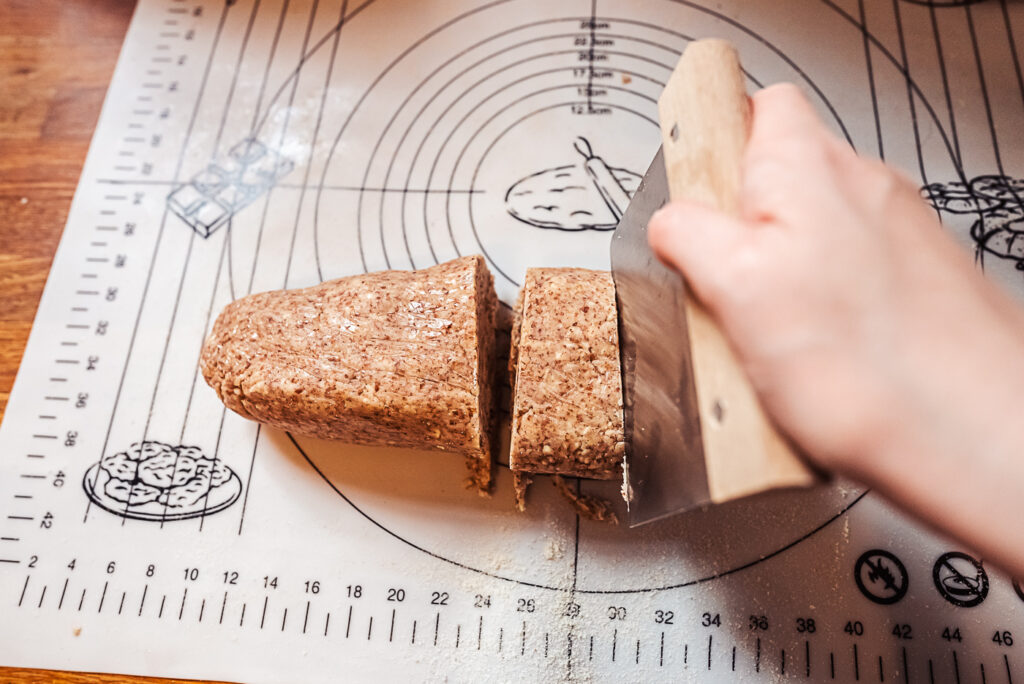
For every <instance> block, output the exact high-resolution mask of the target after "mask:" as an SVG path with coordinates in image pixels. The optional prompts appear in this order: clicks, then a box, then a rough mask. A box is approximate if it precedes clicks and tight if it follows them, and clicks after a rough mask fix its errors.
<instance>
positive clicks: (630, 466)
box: [611, 149, 711, 527]
mask: <svg viewBox="0 0 1024 684" xmlns="http://www.w3.org/2000/svg"><path fill="white" fill-rule="evenodd" d="M668 197H669V193H668V179H667V177H666V175H665V163H664V160H663V157H662V151H661V149H659V150H658V154H657V155H656V156H655V157H654V161H652V162H651V166H650V168H649V169H648V170H647V173H646V174H645V175H644V178H643V180H642V181H641V183H640V185H639V187H638V188H637V190H636V193H635V194H634V195H633V198H632V200H631V201H630V203H629V207H628V208H627V209H626V211H625V213H624V214H623V216H622V220H621V221H620V222H619V224H618V226H617V227H616V229H615V233H614V234H613V236H612V241H611V265H612V276H613V278H614V280H615V297H616V302H617V305H618V312H619V347H620V361H621V368H622V389H623V418H624V427H625V437H626V455H625V459H624V461H623V477H624V482H623V496H624V498H625V499H626V508H627V511H628V518H629V526H630V527H636V526H638V525H642V524H644V523H648V522H653V521H654V520H658V519H660V518H664V517H667V516H670V515H673V514H674V513H678V512H681V511H685V510H688V509H691V508H695V507H698V506H701V505H704V504H706V503H709V502H710V501H711V493H710V491H709V490H708V478H707V470H706V468H705V465H704V453H703V446H702V442H701V434H700V418H699V415H698V413H697V397H696V388H695V385H694V380H693V369H692V366H691V362H690V342H689V334H688V332H687V325H686V309H685V306H684V302H685V299H686V288H685V285H684V282H683V278H682V277H681V276H680V275H679V274H678V273H676V272H675V271H673V270H671V269H669V268H668V267H666V266H665V265H663V264H662V263H661V262H660V261H658V258H657V257H656V256H655V255H654V252H653V251H651V248H650V246H649V245H648V243H647V222H648V220H649V219H650V217H651V215H653V214H654V212H655V211H657V210H658V209H659V208H660V207H661V206H663V205H664V204H665V203H666V202H667V201H668Z"/></svg>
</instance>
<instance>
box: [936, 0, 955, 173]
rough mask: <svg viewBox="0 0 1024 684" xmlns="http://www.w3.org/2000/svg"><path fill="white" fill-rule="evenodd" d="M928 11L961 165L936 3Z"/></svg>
mask: <svg viewBox="0 0 1024 684" xmlns="http://www.w3.org/2000/svg"><path fill="white" fill-rule="evenodd" d="M928 13H929V14H930V15H931V20H932V36H933V37H934V39H935V52H936V55H937V57H938V58H939V73H940V74H941V75H942V91H943V93H944V94H945V96H946V111H947V112H948V114H949V133H950V135H952V136H953V149H954V150H956V161H957V163H958V164H960V165H961V166H962V165H963V162H964V159H963V156H962V155H961V153H960V136H959V134H958V133H957V130H956V114H954V112H953V96H952V93H951V89H950V87H949V75H948V73H947V72H946V55H945V53H944V52H943V50H942V36H941V35H940V34H939V22H938V18H937V17H936V14H935V5H933V4H929V5H928Z"/></svg>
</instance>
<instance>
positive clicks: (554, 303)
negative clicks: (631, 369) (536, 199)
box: [509, 268, 625, 496]
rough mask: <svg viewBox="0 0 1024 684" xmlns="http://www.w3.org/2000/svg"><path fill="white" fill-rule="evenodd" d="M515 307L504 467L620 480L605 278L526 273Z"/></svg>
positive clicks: (613, 337) (615, 368)
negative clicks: (508, 436)
mask: <svg viewBox="0 0 1024 684" xmlns="http://www.w3.org/2000/svg"><path fill="white" fill-rule="evenodd" d="M519 306H520V307H521V312H520V313H519V315H518V317H517V318H518V320H519V326H518V341H515V340H514V341H513V350H514V351H513V353H512V356H513V358H514V359H515V369H516V373H515V382H514V385H513V387H514V392H513V396H514V399H513V408H512V438H511V454H510V459H509V466H510V467H511V468H512V470H513V471H516V470H520V471H525V472H529V473H552V474H557V475H566V476H575V477H587V478H594V479H599V480H611V479H617V478H619V477H621V470H620V467H621V463H622V455H623V453H624V452H625V443H624V441H623V440H624V437H623V424H622V376H621V372H620V370H619V334H618V319H617V313H616V308H615V285H614V283H613V281H612V277H611V274H610V273H608V272H606V271H590V270H586V269H574V268H535V269H530V270H528V271H527V272H526V281H525V284H524V286H523V291H522V294H521V297H520V303H519ZM513 337H514V338H515V337H516V335H513ZM517 495H518V494H517ZM518 496H521V495H518Z"/></svg>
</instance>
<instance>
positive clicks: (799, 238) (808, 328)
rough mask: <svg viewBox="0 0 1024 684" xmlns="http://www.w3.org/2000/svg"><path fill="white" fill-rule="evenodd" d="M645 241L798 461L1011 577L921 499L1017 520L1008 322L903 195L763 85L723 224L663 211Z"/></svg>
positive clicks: (1017, 351) (957, 252) (1014, 333)
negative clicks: (877, 497) (683, 282)
mask: <svg viewBox="0 0 1024 684" xmlns="http://www.w3.org/2000/svg"><path fill="white" fill-rule="evenodd" d="M649 238H650V242H651V245H652V247H653V248H654V250H655V252H656V253H657V254H658V255H659V257H660V258H661V259H662V260H664V261H665V262H666V263H668V264H669V265H670V266H672V267H674V268H676V269H677V270H679V271H680V272H682V273H683V274H684V275H685V277H686V279H687V282H688V285H689V286H690V288H691V290H692V291H693V292H694V293H695V294H696V296H697V297H698V298H699V299H700V300H701V301H702V302H703V304H704V305H705V306H706V307H707V309H708V310H709V312H710V313H711V315H712V316H713V317H715V318H716V319H717V320H718V322H719V324H720V325H721V326H722V328H723V331H724V333H725V335H726V336H727V337H728V338H729V340H730V342H731V343H732V345H733V347H734V350H735V352H736V355H737V358H738V360H739V362H740V363H741V365H742V366H743V367H744V369H745V370H746V372H747V373H748V375H749V377H750V379H751V382H752V384H753V386H754V388H755V390H756V391H757V393H758V395H759V397H760V398H761V401H762V403H763V405H764V407H765V409H766V411H767V413H768V414H769V416H770V417H771V418H772V419H773V420H774V421H775V422H776V424H777V425H778V427H779V428H780V429H781V430H782V432H784V433H785V434H786V435H788V436H789V438H791V439H792V440H793V441H794V442H795V443H796V444H797V445H798V446H799V447H800V449H801V450H802V451H804V452H805V453H806V455H807V456H808V458H810V459H811V460H813V461H814V462H815V463H817V464H818V465H819V466H821V467H824V468H826V469H828V470H835V471H838V472H842V473H845V474H848V475H851V476H853V477H855V478H858V479H860V480H861V481H865V482H867V483H868V484H871V485H873V486H875V487H878V488H879V489H881V490H882V491H884V492H886V493H888V494H889V495H890V496H891V497H892V498H894V499H896V500H897V501H899V502H900V503H902V504H903V505H905V506H906V507H908V508H910V509H911V510H913V511H915V512H917V513H918V514H920V515H922V516H924V517H926V518H927V519H928V520H930V521H931V522H932V523H933V524H935V525H938V526H940V527H941V528H943V529H944V530H946V531H948V532H951V533H953V534H957V535H958V536H960V537H961V538H962V539H963V538H968V539H970V540H971V543H978V544H979V546H980V547H981V548H983V549H984V550H986V551H988V552H990V553H992V554H993V555H999V557H1000V558H1001V559H1002V560H1003V561H1004V562H1005V563H1006V564H1008V565H1016V567H1018V568H1021V569H1024V543H1018V544H1017V545H1016V548H1017V549H1018V550H1016V551H1013V552H1011V553H1009V555H1008V554H1007V553H1004V549H1003V548H1002V546H1001V545H1000V543H999V542H998V541H997V540H996V539H995V537H994V536H993V538H992V539H991V540H988V539H987V538H986V539H981V538H980V535H979V534H978V530H977V528H976V524H977V523H978V521H977V520H974V521H971V520H964V519H960V520H953V519H952V516H953V514H952V513H951V512H950V511H948V510H947V511H942V510H940V509H941V508H942V507H943V505H944V504H943V502H941V501H937V500H934V496H933V495H931V494H929V493H928V492H927V491H926V489H927V488H935V487H938V488H939V491H942V490H943V489H944V490H945V491H946V492H948V491H951V490H952V489H957V490H958V492H959V496H960V498H961V500H963V497H964V496H965V494H964V493H963V492H965V491H968V494H969V500H968V505H970V503H971V502H974V503H976V504H977V505H978V506H980V507H986V506H987V507H989V508H992V507H993V506H994V505H995V504H996V503H999V504H1000V505H1002V504H1004V503H1005V505H1002V508H1001V509H1000V510H1001V511H1002V512H1003V514H1005V515H1009V516H1011V517H1009V518H1007V520H1019V519H1021V517H1022V515H1024V508H1022V507H1024V504H1019V503H1015V500H1016V499H1018V493H1017V492H1018V490H1019V488H1020V486H1021V485H1022V484H1024V420H1022V416H1021V409H1022V407H1024V314H1022V313H1021V311H1020V310H1019V309H1018V308H1017V307H1016V305H1015V304H1014V303H1013V302H1012V301H1011V300H1009V298H1008V297H1007V296H1006V295H1005V294H1003V293H1002V292H1001V291H999V290H998V289H997V288H996V287H995V286H993V285H992V284H990V283H989V282H988V281H987V280H985V278H984V277H983V276H982V275H981V274H980V273H979V272H978V271H977V270H976V269H975V268H974V267H973V265H972V264H971V262H970V259H969V258H968V257H967V255H966V254H964V253H963V250H962V249H961V248H960V247H958V246H957V245H956V243H955V242H954V241H953V239H952V238H951V237H950V236H949V235H948V234H947V233H946V232H945V231H944V230H943V228H942V227H941V225H940V223H939V221H938V219H937V217H936V215H935V212H934V211H933V210H932V209H930V208H929V207H928V206H927V205H926V204H924V203H923V202H922V200H921V199H920V196H919V194H918V191H917V187H916V186H915V185H914V184H913V183H911V182H910V181H909V180H908V179H906V178H905V177H903V176H902V175H901V174H899V173H897V172H895V171H893V170H891V169H890V168H888V167H886V166H885V165H884V164H882V163H881V162H879V161H875V160H869V159H864V158H861V157H858V156H857V155H856V153H855V152H854V151H853V149H852V148H851V147H850V146H849V145H847V144H846V143H845V142H843V141H840V140H838V139H837V138H835V137H834V136H833V135H832V134H831V133H830V132H829V131H828V130H827V129H826V128H825V126H824V125H823V124H822V122H821V121H820V120H819V118H818V117H817V115H816V114H815V112H814V111H813V109H812V107H811V106H810V104H809V103H808V102H807V100H806V99H805V98H804V97H803V95H802V94H801V93H800V92H799V90H797V89H796V88H795V87H793V86H790V85H779V86H773V87H770V88H767V89H765V90H762V91H761V92H759V93H758V94H757V95H755V96H754V98H753V120H752V129H751V136H750V140H749V143H748V147H747V150H746V155H745V159H744V167H743V186H742V189H741V208H740V216H739V217H738V218H731V217H728V216H725V215H723V214H721V213H719V212H717V211H714V210H711V209H708V208H706V207H701V206H696V205H693V204H686V203H678V202H674V203H671V204H669V205H668V206H667V207H665V208H664V209H663V210H661V211H660V212H658V213H657V214H655V216H654V217H653V218H652V219H651V222H650V225H649ZM979 453H981V454H983V456H979ZM958 507H959V508H960V509H961V510H963V506H962V505H961V506H958ZM946 508H949V507H948V506H946ZM968 517H969V516H968ZM961 518H963V516H961ZM997 527H998V526H997ZM992 534H993V535H995V532H994V531H993V532H992ZM1017 534H1018V535H1021V536H1024V533H1017ZM979 540H980V541H979ZM1020 541H1021V542H1024V538H1022V539H1021V540H1020ZM989 542H991V543H989Z"/></svg>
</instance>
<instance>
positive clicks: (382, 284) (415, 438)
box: [202, 256, 497, 493]
mask: <svg viewBox="0 0 1024 684" xmlns="http://www.w3.org/2000/svg"><path fill="white" fill-rule="evenodd" d="M496 306H497V297H496V295H495V292H494V279H493V278H492V276H491V274H490V272H489V271H488V270H487V266H486V264H485V263H484V260H483V258H482V257H480V256H471V257H463V258H460V259H455V260H453V261H449V262H447V263H444V264H440V265H438V266H433V267H431V268H426V269H423V270H419V271H383V272H379V273H370V274H367V275H357V276H351V277H348V278H340V279H338V280H333V281H330V282H326V283H323V284H321V285H317V286H314V287H308V288H305V289H300V290H290V291H275V292H265V293H262V294H257V295H251V296H248V297H245V298H243V299H240V300H237V301H235V302H232V303H231V304H229V305H228V306H227V307H225V309H224V311H223V312H221V314H220V316H219V317H218V318H217V321H216V323H215V324H214V326H213V330H212V332H211V333H210V336H209V337H208V338H207V340H206V343H205V345H204V347H203V352H202V370H203V377H205V378H206V382H207V383H209V385H210V386H211V387H213V389H214V390H215V391H216V392H217V395H218V396H219V397H220V398H221V400H222V401H223V402H224V403H225V405H227V407H228V408H230V409H231V410H232V411H235V412H236V413H238V414H240V415H242V416H244V417H246V418H250V419H252V420H256V421H259V422H261V423H266V424H268V425H272V426H274V427H277V428H280V429H282V430H289V431H292V432H295V433H298V434H303V435H310V436H313V437H321V438H324V439H335V440H341V441H345V442H349V443H351V444H365V445H378V446H396V447H410V448H418V449H435V450H440V451H450V452H453V453H457V454H461V455H463V456H465V458H466V462H467V465H468V467H469V470H470V481H471V483H472V484H474V485H475V486H476V487H478V488H479V490H480V491H481V493H484V492H487V491H488V490H489V488H490V483H491V461H492V459H491V441H492V437H491V435H492V422H493V416H494V410H493V406H492V397H493V387H494V380H495V377H494V375H495V373H494V371H495V368H494V365H495V364H494V358H495V350H494V333H495V331H494V325H495V309H496Z"/></svg>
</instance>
